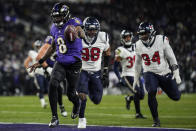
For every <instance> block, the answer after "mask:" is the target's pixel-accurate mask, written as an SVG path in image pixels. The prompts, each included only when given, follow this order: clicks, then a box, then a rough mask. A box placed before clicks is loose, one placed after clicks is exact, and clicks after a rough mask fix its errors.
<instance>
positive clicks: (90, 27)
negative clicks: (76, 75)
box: [78, 17, 111, 128]
mask: <svg viewBox="0 0 196 131" xmlns="http://www.w3.org/2000/svg"><path fill="white" fill-rule="evenodd" d="M83 27H84V31H85V34H86V37H85V39H83V40H82V46H83V49H82V70H81V74H80V80H79V84H78V93H79V96H80V97H81V99H82V103H81V108H80V113H79V121H78V128H86V118H85V108H86V101H87V95H88V96H89V98H90V99H91V101H92V102H93V103H94V104H99V103H100V102H101V99H102V95H103V87H107V86H108V85H109V80H108V65H109V58H110V55H111V53H110V45H109V38H108V34H107V33H105V32H102V31H100V24H99V21H98V20H97V19H96V18H94V17H87V18H85V19H84V21H83ZM102 55H104V71H103V76H102V75H101V63H102ZM102 81H103V83H102Z"/></svg>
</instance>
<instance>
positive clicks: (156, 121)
mask: <svg viewBox="0 0 196 131" xmlns="http://www.w3.org/2000/svg"><path fill="white" fill-rule="evenodd" d="M153 121H154V123H153V124H152V127H160V126H161V123H160V120H159V118H158V117H156V118H153Z"/></svg>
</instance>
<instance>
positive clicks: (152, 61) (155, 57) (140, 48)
mask: <svg viewBox="0 0 196 131" xmlns="http://www.w3.org/2000/svg"><path fill="white" fill-rule="evenodd" d="M136 55H137V57H138V58H141V59H142V67H143V71H144V72H153V73H155V74H159V75H165V74H168V73H170V72H171V70H170V69H169V64H168V62H167V61H170V64H171V65H173V64H177V61H176V58H175V55H174V53H173V51H172V49H171V47H170V45H169V40H168V38H167V37H165V36H163V35H156V36H155V38H154V40H153V42H152V44H151V45H150V46H147V45H145V44H144V43H142V41H141V40H139V41H137V43H136Z"/></svg>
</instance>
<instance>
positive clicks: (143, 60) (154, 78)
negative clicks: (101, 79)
mask: <svg viewBox="0 0 196 131" xmlns="http://www.w3.org/2000/svg"><path fill="white" fill-rule="evenodd" d="M137 34H138V35H139V41H137V42H136V60H135V75H134V84H133V88H136V85H137V83H138V80H139V76H140V72H141V67H143V72H144V80H145V87H146V90H147V92H148V105H149V108H150V111H151V114H152V117H153V120H154V123H153V125H152V126H153V127H159V126H160V120H159V116H158V110H157V107H158V103H157V100H156V94H157V88H158V87H159V86H160V87H161V89H162V90H163V91H164V92H165V93H166V94H167V95H168V97H169V98H171V99H172V100H175V101H178V100H179V99H180V96H181V93H180V91H179V90H178V86H177V84H180V83H181V78H180V75H179V66H178V63H177V61H176V57H175V55H174V53H173V50H172V48H171V46H170V44H169V39H168V37H166V36H164V35H156V32H155V30H154V27H153V25H152V24H151V23H148V22H142V23H140V25H139V28H138V31H137ZM169 65H170V67H171V69H170V68H169Z"/></svg>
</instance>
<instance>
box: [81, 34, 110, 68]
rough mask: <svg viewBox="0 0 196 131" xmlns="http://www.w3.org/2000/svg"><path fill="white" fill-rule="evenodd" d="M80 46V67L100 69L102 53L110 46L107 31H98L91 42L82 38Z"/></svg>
mask: <svg viewBox="0 0 196 131" xmlns="http://www.w3.org/2000/svg"><path fill="white" fill-rule="evenodd" d="M82 47H83V49H82V69H83V70H86V71H99V70H101V61H102V54H103V52H104V51H107V50H108V49H109V47H110V45H109V38H108V35H107V33H105V32H101V31H99V33H98V35H97V37H95V38H94V40H93V41H92V42H91V43H89V42H88V41H87V40H86V39H83V40H82Z"/></svg>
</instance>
